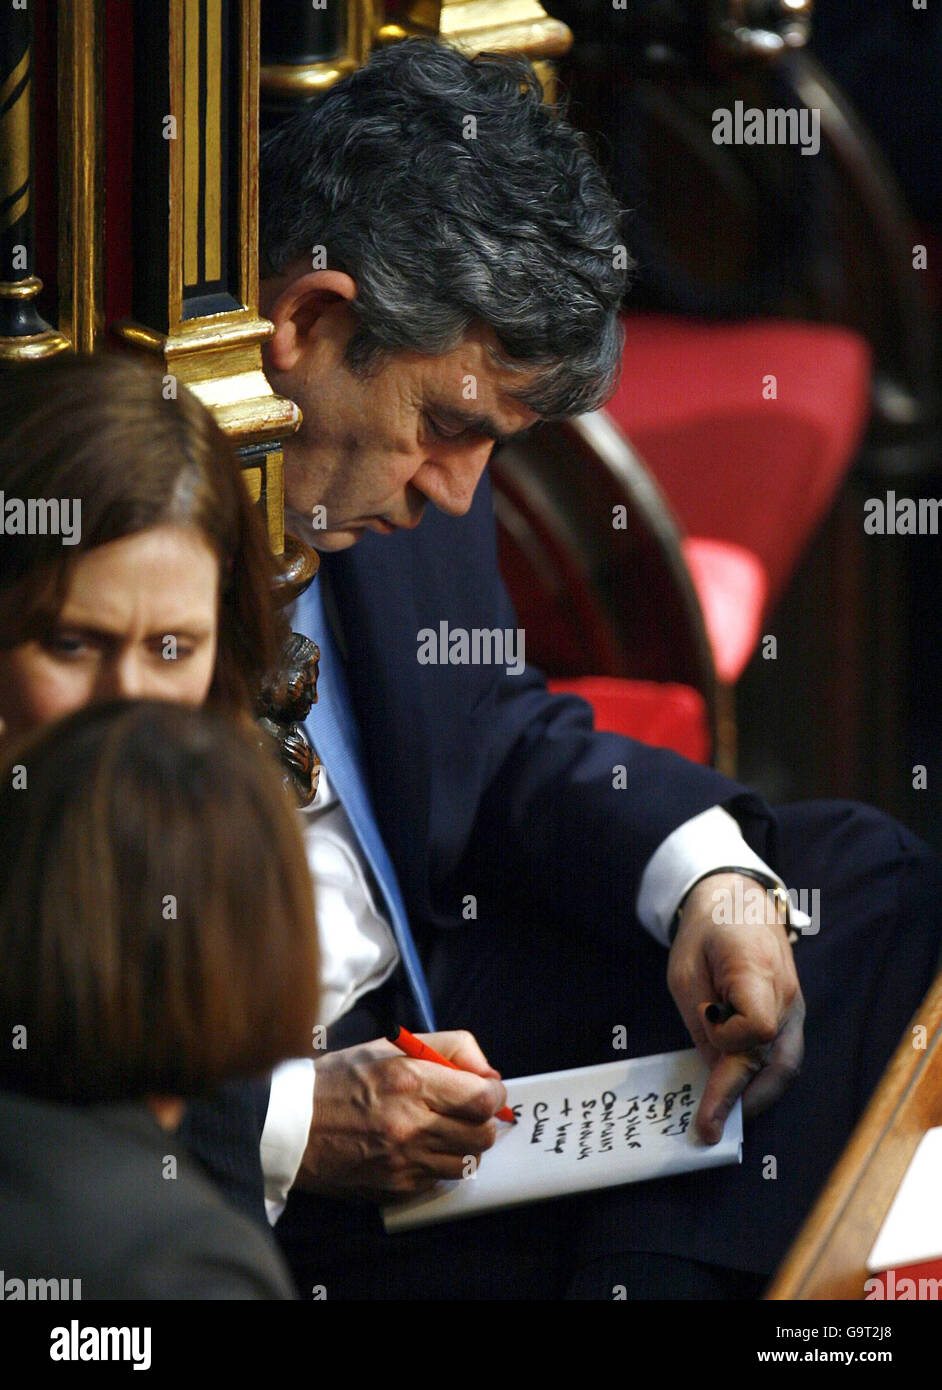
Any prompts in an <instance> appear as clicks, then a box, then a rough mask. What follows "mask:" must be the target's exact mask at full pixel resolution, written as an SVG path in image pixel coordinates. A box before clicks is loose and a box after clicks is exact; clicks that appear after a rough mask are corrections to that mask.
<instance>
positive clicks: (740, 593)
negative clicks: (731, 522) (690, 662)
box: [681, 536, 769, 685]
mask: <svg viewBox="0 0 942 1390" xmlns="http://www.w3.org/2000/svg"><path fill="white" fill-rule="evenodd" d="M681 549H682V550H683V552H684V559H685V560H686V561H687V568H688V569H689V570H690V577H691V579H692V580H693V587H694V588H695V589H696V591H697V597H698V598H699V600H700V607H701V608H702V609H703V621H704V622H705V623H706V630H707V634H708V636H709V638H710V646H711V647H712V649H713V662H714V665H715V666H716V674H717V676H718V677H719V679H720V680H721V681H722V682H723V684H724V685H735V684H736V682H737V681H738V680H739V677H740V676H741V675H742V673H743V671H744V670H745V669H746V664H747V662H748V661H749V658H750V657H751V656H752V653H753V650H754V649H755V646H756V644H757V642H758V641H759V632H760V630H761V623H762V614H763V613H764V612H765V602H766V596H767V594H768V589H769V584H768V580H767V578H766V573H765V568H764V566H763V564H762V562H761V560H760V559H759V558H758V556H756V555H754V554H753V553H752V551H751V550H746V549H745V547H744V546H741V545H731V544H730V543H729V541H711V540H704V539H703V538H702V537H699V536H688V537H687V538H686V539H685V540H683V541H682V542H681Z"/></svg>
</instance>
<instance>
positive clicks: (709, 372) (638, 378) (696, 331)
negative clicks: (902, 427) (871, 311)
mask: <svg viewBox="0 0 942 1390" xmlns="http://www.w3.org/2000/svg"><path fill="white" fill-rule="evenodd" d="M624 323H625V330H626V341H625V351H624V355H623V358H622V371H621V379H620V381H619V385H618V389H617V390H616V392H615V395H614V396H613V398H612V400H611V401H610V402H609V404H608V406H607V407H606V409H607V410H608V412H609V414H611V415H612V416H613V417H614V419H615V420H616V422H617V423H618V425H619V426H620V428H621V429H622V430H623V431H624V432H625V434H627V435H628V437H629V439H630V440H631V442H632V444H634V445H635V447H636V448H637V449H638V451H639V453H640V454H641V456H642V458H643V459H644V461H645V463H646V464H647V465H648V466H649V468H650V469H651V471H652V473H653V474H654V476H655V477H656V478H657V480H658V482H659V483H660V485H661V487H662V488H663V489H664V492H665V493H666V494H667V497H668V499H669V501H670V503H671V505H672V507H673V509H674V511H675V512H676V514H677V516H678V518H679V520H680V524H681V526H682V528H683V529H684V530H685V531H687V532H688V533H689V534H690V535H694V536H709V537H711V538H713V539H716V540H727V541H732V542H734V543H736V544H739V545H744V546H746V547H747V548H748V549H749V550H752V551H754V552H755V553H756V554H757V555H758V557H759V559H760V560H761V561H762V564H763V566H764V567H765V571H766V575H767V578H768V584H769V602H772V601H774V600H775V599H776V598H777V597H778V596H779V595H780V594H781V592H782V590H783V589H784V587H785V585H786V584H787V582H788V580H789V578H790V576H791V574H792V572H793V570H794V567H795V565H796V564H797V562H798V558H799V556H800V554H801V551H802V548H803V546H804V545H805V543H806V542H807V541H808V540H809V539H810V537H811V535H812V533H813V531H814V530H815V528H816V527H817V526H818V524H819V523H820V522H821V521H822V520H823V518H824V516H825V514H826V512H827V510H828V508H829V506H830V504H831V501H832V500H833V498H834V496H835V494H836V492H837V489H838V487H839V486H840V483H841V480H842V478H843V476H844V474H845V473H846V472H847V470H848V468H849V467H850V464H851V462H852V460H853V457H854V452H855V450H856V448H857V445H858V442H859V440H860V438H861V435H862V433H863V430H864V428H865V425H866V422H867V418H868V413H869V399H870V353H869V348H868V346H867V344H866V343H865V342H864V341H863V339H862V338H859V337H857V335H856V334H854V333H851V332H848V331H846V330H844V329H842V328H832V327H830V326H822V325H820V324H809V323H791V322H785V321H776V320H772V321H761V322H752V323H704V322H700V321H699V320H696V319H681V318H669V317H663V316H658V315H646V314H635V315H631V316H629V317H626V318H625V320H624ZM768 375H773V376H775V378H776V392H777V395H776V399H775V400H764V399H763V395H762V392H763V378H764V377H766V376H768Z"/></svg>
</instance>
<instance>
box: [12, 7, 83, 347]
mask: <svg viewBox="0 0 942 1390" xmlns="http://www.w3.org/2000/svg"><path fill="white" fill-rule="evenodd" d="M32 38H33V17H32V13H31V12H30V10H29V9H28V8H26V9H23V8H14V7H13V6H12V5H11V4H10V3H9V2H8V3H6V4H3V5H2V6H0V364H2V365H5V366H12V365H15V364H16V363H17V362H26V361H30V360H32V359H34V358H37V357H50V356H52V355H53V354H54V353H57V352H62V351H63V350H64V349H65V348H67V347H68V346H69V341H68V339H67V338H66V337H64V336H63V334H61V333H59V332H58V331H57V330H56V329H54V328H51V327H50V326H49V324H48V323H46V321H45V320H44V319H43V318H41V317H40V314H39V311H38V310H37V308H36V303H35V301H36V296H37V295H38V294H39V292H40V290H41V289H42V281H41V280H40V279H39V277H38V276H37V275H35V274H34V264H33V256H34V248H33V164H32V160H33V114H32V56H33V43H32Z"/></svg>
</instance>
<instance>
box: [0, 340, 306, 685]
mask: <svg viewBox="0 0 942 1390" xmlns="http://www.w3.org/2000/svg"><path fill="white" fill-rule="evenodd" d="M0 424H2V428H0V490H2V491H3V492H4V493H5V494H6V497H8V498H9V497H16V498H21V499H29V498H57V499H61V498H69V499H72V498H77V499H79V500H80V502H81V536H80V539H79V540H78V542H77V544H74V545H64V544H63V543H62V540H61V537H59V536H58V535H54V534H48V535H7V536H4V537H3V542H2V545H0V647H11V646H16V645H18V644H19V643H20V642H23V641H26V640H28V639H30V638H33V637H39V636H41V635H42V634H43V633H44V632H45V631H48V630H49V628H50V627H51V626H52V624H53V623H54V621H55V619H56V618H57V617H58V614H59V611H60V610H61V608H62V605H63V603H64V601H65V598H66V595H67V592H68V584H69V575H70V572H71V569H72V567H73V565H74V564H75V561H76V559H78V557H79V556H80V555H82V554H83V553H85V552H87V551H89V550H92V549H94V548H95V547H97V546H100V545H106V544H107V543H108V542H109V541H115V540H119V539H121V538H123V537H125V536H130V535H134V534H135V533H137V532H140V531H146V530H148V529H149V528H150V527H153V526H161V525H181V526H194V527H196V528H197V529H198V530H199V531H201V532H202V534H203V536H204V538H205V540H206V541H207V543H208V545H209V546H210V548H211V549H212V550H213V551H214V553H215V554H216V556H217V558H218V560H219V570H220V611H219V647H218V653H217V658H216V669H215V672H214V676H213V681H212V685H211V688H210V692H209V699H208V703H210V704H213V705H216V706H217V707H221V708H225V709H228V710H230V711H231V712H235V711H236V710H239V711H248V712H250V711H251V708H252V702H253V699H254V696H255V693H256V690H257V687H258V684H259V681H260V679H261V677H262V674H263V673H264V672H265V671H266V670H267V669H268V668H269V667H270V666H271V665H272V664H273V661H274V657H275V654H276V651H277V643H278V638H279V635H280V634H279V632H278V628H277V624H276V619H275V618H274V616H273V607H272V596H271V595H272V574H273V563H272V558H271V552H270V548H269V544H268V538H267V535H266V531H265V527H264V524H263V522H262V518H261V515H260V514H259V512H258V510H257V508H255V507H254V506H253V505H252V503H251V501H250V500H249V496H248V492H247V490H246V487H245V483H244V481H243V479H242V477H241V476H240V470H239V466H238V463H237V461H236V459H235V456H234V453H233V450H232V446H231V445H230V443H229V441H228V440H227V439H226V437H225V435H224V434H223V432H222V430H221V429H220V428H219V426H218V425H217V424H216V422H215V420H214V419H213V417H212V415H211V414H210V412H209V410H207V409H206V407H205V406H204V405H203V404H202V403H201V402H200V401H199V400H198V399H197V398H196V396H194V395H193V394H192V393H191V392H190V391H188V390H187V389H186V387H185V386H183V385H178V386H177V394H176V397H175V398H173V397H171V398H169V399H168V398H167V395H166V394H165V389H164V379H163V377H162V375H161V373H160V371H159V370H158V369H157V368H156V367H152V366H151V365H150V364H147V363H144V362H141V361H138V360H135V359H132V358H129V357H126V356H119V355H117V354H98V355H95V356H88V357H60V358H56V359H54V360H53V361H50V362H40V363H35V364H30V365H25V366H22V367H18V368H17V369H16V370H15V371H12V372H4V373H0Z"/></svg>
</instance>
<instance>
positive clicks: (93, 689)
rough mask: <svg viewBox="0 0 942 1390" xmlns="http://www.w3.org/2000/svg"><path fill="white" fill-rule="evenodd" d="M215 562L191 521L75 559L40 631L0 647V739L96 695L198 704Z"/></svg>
mask: <svg viewBox="0 0 942 1390" xmlns="http://www.w3.org/2000/svg"><path fill="white" fill-rule="evenodd" d="M218 609H219V564H218V562H217V559H216V556H215V554H214V552H213V550H212V549H211V548H210V545H209V543H208V542H207V541H206V539H205V537H204V536H203V534H202V532H200V531H199V530H197V529H196V528H195V527H192V526H155V527H153V528H152V529H151V530H149V531H140V532H138V533H137V534H136V535H133V536H126V537H124V538H123V539H121V540H117V541H111V542H109V544H107V545H102V546H98V547H97V548H96V549H94V550H90V551H88V552H87V553H86V554H84V555H80V556H79V558H78V559H77V561H76V563H75V566H74V569H73V571H72V575H71V583H70V585H69V590H68V593H67V595H66V600H65V603H64V604H63V606H62V611H61V613H60V614H59V617H58V620H57V622H56V624H55V626H54V628H53V630H52V631H51V632H50V633H49V635H48V636H47V637H43V638H37V639H31V640H30V641H28V642H23V643H22V644H21V645H20V646H18V647H12V648H9V649H7V650H3V651H0V721H2V722H0V740H3V741H6V740H7V739H10V738H18V737H20V736H21V735H23V734H26V733H29V732H30V731H32V730H33V729H37V728H39V727H40V726H42V725H44V724H48V723H49V722H51V721H52V720H54V719H60V718H62V717H63V716H64V715H66V714H70V713H71V712H72V711H73V710H77V709H80V708H82V706H84V705H88V704H91V703H93V702H95V701H99V700H108V699H152V700H173V701H176V702H177V703H179V704H185V705H200V704H202V703H203V701H204V700H205V699H206V696H207V694H208V693H209V687H210V685H211V683H212V679H213V671H214V669H215V665H216V644H217V638H218Z"/></svg>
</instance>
